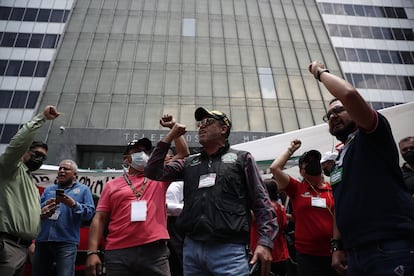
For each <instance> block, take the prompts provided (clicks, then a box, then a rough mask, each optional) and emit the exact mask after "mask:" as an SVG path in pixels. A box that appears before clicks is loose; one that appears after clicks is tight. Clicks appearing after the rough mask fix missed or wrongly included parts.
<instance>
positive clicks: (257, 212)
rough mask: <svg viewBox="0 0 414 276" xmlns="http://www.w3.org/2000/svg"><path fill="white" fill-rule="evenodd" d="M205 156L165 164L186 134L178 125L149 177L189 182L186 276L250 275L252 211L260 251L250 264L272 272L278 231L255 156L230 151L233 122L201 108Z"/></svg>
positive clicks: (153, 160)
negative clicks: (172, 146)
mask: <svg viewBox="0 0 414 276" xmlns="http://www.w3.org/2000/svg"><path fill="white" fill-rule="evenodd" d="M195 119H196V120H197V121H198V137H199V142H200V144H201V145H202V146H203V149H202V151H201V153H199V154H195V155H192V156H189V157H188V158H186V159H181V160H175V161H172V162H169V163H168V164H164V158H165V155H166V154H167V152H168V149H169V147H170V143H171V142H172V141H173V139H175V138H176V137H179V136H181V135H183V134H184V133H185V132H186V127H185V126H184V125H182V124H178V123H177V124H175V125H174V127H172V128H171V130H170V132H169V133H168V134H167V135H166V136H164V138H163V139H162V140H161V141H160V142H158V144H157V146H156V148H155V150H154V152H153V154H152V155H151V157H150V159H149V160H148V165H147V167H146V168H145V174H146V175H147V176H148V177H150V178H154V179H158V180H163V181H175V180H184V208H183V210H182V212H181V214H180V216H179V217H178V219H177V225H178V227H179V228H180V229H181V230H182V231H183V232H184V233H185V240H184V248H183V267H184V275H186V276H190V275H194V276H204V275H206V276H207V275H248V274H249V266H248V257H247V254H246V245H247V244H248V243H249V230H250V223H251V219H252V217H251V210H252V211H253V213H254V216H255V219H256V222H257V225H258V237H259V239H258V246H257V247H256V250H255V252H254V254H253V257H252V260H251V263H256V262H259V261H260V262H261V264H262V275H268V274H269V272H270V262H271V260H272V257H271V255H272V251H271V249H272V247H273V239H274V238H275V236H276V233H277V230H278V225H277V220H276V215H275V213H274V210H273V207H272V205H271V202H270V199H269V196H268V194H267V191H266V188H265V186H264V185H263V181H262V179H261V177H260V175H259V172H258V169H257V167H256V163H255V161H254V159H253V157H252V156H251V154H250V153H248V152H244V151H237V150H234V149H231V148H230V145H229V142H228V136H229V134H230V129H231V121H230V119H229V118H228V117H227V116H226V114H224V113H223V112H220V111H209V110H207V109H205V108H203V107H199V108H198V109H197V110H196V111H195Z"/></svg>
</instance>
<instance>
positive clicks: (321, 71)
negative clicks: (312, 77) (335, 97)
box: [316, 69, 329, 81]
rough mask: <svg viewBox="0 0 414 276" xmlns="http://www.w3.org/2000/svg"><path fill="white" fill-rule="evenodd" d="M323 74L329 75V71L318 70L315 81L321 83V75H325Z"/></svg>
mask: <svg viewBox="0 0 414 276" xmlns="http://www.w3.org/2000/svg"><path fill="white" fill-rule="evenodd" d="M325 72H328V73H329V70H328V69H323V70H318V74H316V79H317V80H318V81H321V75H322V74H323V73H325Z"/></svg>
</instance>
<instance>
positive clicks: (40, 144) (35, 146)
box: [29, 141, 48, 151]
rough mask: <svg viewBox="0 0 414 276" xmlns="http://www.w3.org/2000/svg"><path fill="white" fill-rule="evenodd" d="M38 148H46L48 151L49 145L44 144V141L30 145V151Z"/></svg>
mask: <svg viewBox="0 0 414 276" xmlns="http://www.w3.org/2000/svg"><path fill="white" fill-rule="evenodd" d="M37 147H41V148H44V149H45V150H46V151H47V150H48V146H47V144H46V143H43V142H42V141H33V142H32V144H31V145H30V148H29V150H31V149H34V148H37Z"/></svg>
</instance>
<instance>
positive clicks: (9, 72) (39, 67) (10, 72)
mask: <svg viewBox="0 0 414 276" xmlns="http://www.w3.org/2000/svg"><path fill="white" fill-rule="evenodd" d="M33 62H35V61H22V60H9V61H7V60H0V76H2V75H5V76H15V77H17V76H25V77H27V76H33V73H34V76H35V77H46V74H47V71H48V70H49V66H50V62H49V61H37V62H35V64H34V63H33ZM22 65H23V66H22ZM34 65H36V66H34ZM20 69H22V70H20Z"/></svg>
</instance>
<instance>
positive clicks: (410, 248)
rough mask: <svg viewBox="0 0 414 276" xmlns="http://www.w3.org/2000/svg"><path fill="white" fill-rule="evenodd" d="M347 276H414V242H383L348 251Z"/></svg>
mask: <svg viewBox="0 0 414 276" xmlns="http://www.w3.org/2000/svg"><path fill="white" fill-rule="evenodd" d="M349 275H351V276H359V275H361V276H362V275H378V276H380V275H384V276H385V275H387V276H388V275H398V276H403V275H406V276H408V275H414V240H411V241H410V240H385V241H379V242H373V243H370V244H368V245H364V246H360V247H356V248H352V249H349V250H348V273H347V276H349Z"/></svg>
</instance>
